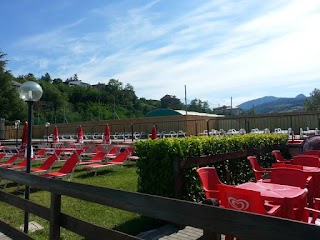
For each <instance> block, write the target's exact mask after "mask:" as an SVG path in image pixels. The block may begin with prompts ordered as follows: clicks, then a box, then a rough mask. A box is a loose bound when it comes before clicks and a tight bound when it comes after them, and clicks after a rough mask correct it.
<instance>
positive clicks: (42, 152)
mask: <svg viewBox="0 0 320 240" xmlns="http://www.w3.org/2000/svg"><path fill="white" fill-rule="evenodd" d="M46 152H47V150H46V149H45V148H42V149H40V150H39V151H38V152H37V153H36V154H34V157H35V158H39V157H42V156H43V155H44V154H45V153H46Z"/></svg>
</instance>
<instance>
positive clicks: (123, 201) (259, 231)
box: [0, 169, 320, 240]
mask: <svg viewBox="0 0 320 240" xmlns="http://www.w3.org/2000/svg"><path fill="white" fill-rule="evenodd" d="M0 177H1V178H6V179H9V180H12V181H15V182H17V183H20V184H24V185H28V186H30V187H32V188H36V189H39V190H43V191H48V192H50V193H51V205H50V208H47V207H44V206H42V205H38V204H36V203H34V202H31V201H29V200H25V199H22V198H20V197H17V196H14V195H12V194H9V193H5V192H3V191H0V201H3V202H6V203H8V204H10V205H12V206H15V207H18V208H20V209H22V210H24V211H28V212H29V213H32V214H35V215H37V216H39V217H41V218H43V219H46V220H48V221H50V237H49V239H50V240H55V239H60V227H63V228H65V229H67V230H70V231H72V232H75V233H77V234H80V235H82V236H84V237H85V238H86V239H101V236H103V238H104V239H115V240H117V239H128V240H129V239H139V238H137V237H135V236H130V235H127V234H125V233H121V232H118V231H115V230H112V229H106V228H103V227H99V226H96V225H94V224H91V223H88V222H84V221H82V220H80V219H76V218H74V217H72V216H68V215H66V214H64V213H62V212H61V196H62V195H65V196H69V197H73V198H77V199H80V200H85V201H89V202H93V203H97V204H101V205H105V206H110V207H114V208H118V209H122V210H126V211H130V212H135V213H138V214H142V215H144V216H148V217H152V218H156V219H161V220H164V221H168V222H171V223H176V224H179V225H182V226H193V227H196V228H200V229H203V230H204V238H203V239H213V238H212V236H214V239H219V237H220V233H223V234H228V235H234V236H238V237H240V238H241V239H244V240H249V239H250V240H252V239H253V240H255V239H259V240H270V239H273V240H301V239H318V238H319V236H320V228H319V227H317V226H315V225H311V224H305V223H301V222H295V221H289V220H285V219H280V218H275V217H269V216H262V215H258V214H250V213H245V212H239V211H233V210H227V209H223V208H219V207H214V206H206V205H202V204H198V203H192V202H187V201H181V200H177V199H169V198H164V197H158V196H152V195H147V194H141V193H135V192H126V191H121V190H115V189H109V188H102V187H96V186H92V185H84V184H79V183H72V182H65V181H61V180H54V179H44V178H41V177H39V176H34V175H29V174H25V173H20V172H14V171H12V170H6V169H0ZM106 217H107V216H106ZM0 231H2V232H4V233H5V234H6V235H8V236H9V237H11V238H13V239H20V240H24V239H32V238H31V237H30V236H28V235H26V234H24V233H23V232H20V231H19V230H17V229H15V228H13V227H11V226H9V225H8V224H6V223H4V222H0Z"/></svg>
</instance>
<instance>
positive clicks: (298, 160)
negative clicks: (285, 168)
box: [293, 155, 320, 167]
mask: <svg viewBox="0 0 320 240" xmlns="http://www.w3.org/2000/svg"><path fill="white" fill-rule="evenodd" d="M293 164H294V165H302V166H309V167H320V160H319V157H317V156H312V155H296V156H294V157H293Z"/></svg>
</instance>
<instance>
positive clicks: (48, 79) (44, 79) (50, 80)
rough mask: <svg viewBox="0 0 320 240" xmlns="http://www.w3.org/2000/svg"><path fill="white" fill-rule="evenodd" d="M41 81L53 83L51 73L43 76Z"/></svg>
mask: <svg viewBox="0 0 320 240" xmlns="http://www.w3.org/2000/svg"><path fill="white" fill-rule="evenodd" d="M40 81H45V82H48V83H52V79H51V77H50V75H49V73H46V74H45V75H44V76H42V77H41V78H40Z"/></svg>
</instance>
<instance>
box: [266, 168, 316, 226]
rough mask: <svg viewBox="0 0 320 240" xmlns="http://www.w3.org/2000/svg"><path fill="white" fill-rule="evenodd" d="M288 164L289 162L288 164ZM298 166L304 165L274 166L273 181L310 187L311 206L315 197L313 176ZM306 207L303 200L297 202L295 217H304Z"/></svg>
mask: <svg viewBox="0 0 320 240" xmlns="http://www.w3.org/2000/svg"><path fill="white" fill-rule="evenodd" d="M286 165H287V164H286ZM298 168H300V169H301V168H303V166H298V165H297V168H290V167H289V168H283V167H279V168H273V169H272V171H271V173H270V177H271V183H275V184H281V185H289V186H294V187H299V188H302V189H304V188H307V189H308V202H309V203H310V205H311V206H313V198H314V192H315V189H314V184H313V179H312V177H311V176H307V175H306V174H305V173H304V172H303V171H302V170H300V169H298ZM304 207H305V202H303V203H302V202H301V203H299V204H297V206H295V208H294V219H295V220H301V219H302V214H303V212H302V210H303V208H304Z"/></svg>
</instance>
